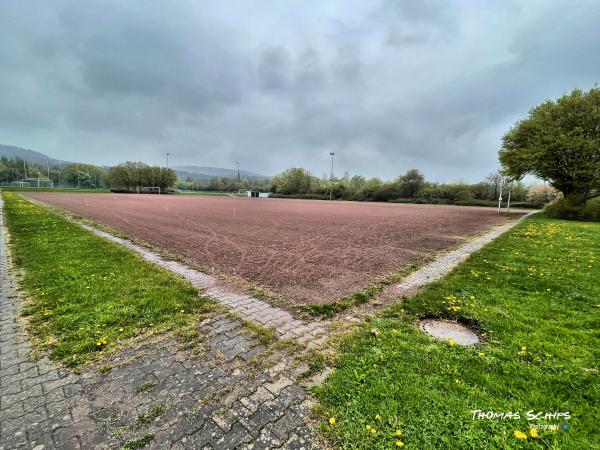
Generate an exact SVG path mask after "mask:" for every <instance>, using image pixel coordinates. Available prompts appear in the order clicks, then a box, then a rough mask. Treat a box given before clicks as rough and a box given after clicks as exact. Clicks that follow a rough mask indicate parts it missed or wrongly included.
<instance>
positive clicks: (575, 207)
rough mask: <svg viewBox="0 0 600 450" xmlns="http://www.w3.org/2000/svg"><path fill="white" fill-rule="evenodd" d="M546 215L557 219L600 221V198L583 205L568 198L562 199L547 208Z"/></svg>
mask: <svg viewBox="0 0 600 450" xmlns="http://www.w3.org/2000/svg"><path fill="white" fill-rule="evenodd" d="M546 213H547V214H548V215H549V216H550V217H553V218H555V219H567V220H593V221H600V197H596V198H593V199H591V200H588V201H587V202H586V203H584V204H583V205H582V204H581V203H577V202H574V201H573V200H570V199H568V198H561V199H558V200H557V201H555V202H553V203H550V204H549V205H548V206H546Z"/></svg>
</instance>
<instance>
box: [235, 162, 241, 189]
mask: <svg viewBox="0 0 600 450" xmlns="http://www.w3.org/2000/svg"><path fill="white" fill-rule="evenodd" d="M235 163H236V164H237V188H238V194H239V193H240V162H239V161H236V162H235Z"/></svg>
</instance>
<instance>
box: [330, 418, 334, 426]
mask: <svg viewBox="0 0 600 450" xmlns="http://www.w3.org/2000/svg"><path fill="white" fill-rule="evenodd" d="M329 424H330V425H335V417H330V418H329Z"/></svg>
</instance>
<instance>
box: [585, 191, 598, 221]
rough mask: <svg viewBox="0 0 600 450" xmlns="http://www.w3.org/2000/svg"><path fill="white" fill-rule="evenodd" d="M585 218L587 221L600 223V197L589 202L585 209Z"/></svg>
mask: <svg viewBox="0 0 600 450" xmlns="http://www.w3.org/2000/svg"><path fill="white" fill-rule="evenodd" d="M583 217H584V218H585V219H586V220H593V221H596V222H600V197H596V198H593V199H591V200H588V201H587V202H586V204H585V206H584V207H583Z"/></svg>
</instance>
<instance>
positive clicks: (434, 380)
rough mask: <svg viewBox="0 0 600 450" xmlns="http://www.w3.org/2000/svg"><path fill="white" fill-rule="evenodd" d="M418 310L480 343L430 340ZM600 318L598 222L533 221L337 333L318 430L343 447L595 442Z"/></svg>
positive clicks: (599, 439) (573, 445)
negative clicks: (460, 326)
mask: <svg viewBox="0 0 600 450" xmlns="http://www.w3.org/2000/svg"><path fill="white" fill-rule="evenodd" d="M422 317H444V318H457V319H461V320H463V321H465V322H467V323H470V324H472V325H473V326H474V327H475V328H476V329H478V330H479V332H480V333H481V336H482V337H483V343H482V344H480V345H478V346H476V347H471V348H464V347H459V346H457V345H452V343H451V342H442V341H435V340H432V339H431V338H429V337H428V336H427V335H425V334H424V333H422V332H421V331H419V329H418V328H417V323H418V319H419V318H422ZM599 319H600V224H598V223H581V222H566V221H558V220H550V219H547V218H545V217H544V216H543V215H537V216H534V217H532V218H529V219H527V220H525V221H524V222H523V223H522V224H520V225H519V226H518V227H517V228H515V229H514V230H513V231H511V232H509V233H508V234H506V235H504V236H502V237H501V238H499V239H497V240H496V241H494V242H493V243H492V244H491V245H490V246H488V247H486V248H485V249H483V250H482V251H481V252H479V253H477V254H475V255H473V256H472V257H471V258H470V259H469V260H468V261H467V262H466V263H464V264H462V265H461V266H459V267H458V268H457V269H456V270H454V271H453V272H452V273H451V274H450V275H449V276H448V277H446V278H445V279H443V280H441V281H440V282H437V283H435V284H433V285H431V286H430V287H428V288H426V289H425V290H424V291H422V292H421V293H419V294H417V295H416V296H414V297H412V298H410V299H407V300H404V301H402V302H399V303H397V304H395V305H394V306H393V307H391V308H389V309H388V310H386V311H385V313H383V314H382V315H380V316H378V317H376V318H375V319H373V320H372V322H371V323H369V324H367V325H365V326H364V327H362V328H361V329H360V330H359V331H357V332H355V333H353V334H351V335H349V336H346V337H345V338H344V339H343V340H342V343H341V345H340V354H339V356H338V358H337V360H336V362H335V366H336V369H337V370H336V371H335V372H334V373H333V374H332V375H331V376H330V377H329V379H328V381H327V382H326V383H325V384H324V385H322V386H321V387H318V388H316V389H315V393H316V394H317V396H318V398H319V400H320V402H321V407H320V411H319V413H318V414H319V417H320V420H321V421H322V425H321V428H322V430H323V432H324V433H325V434H326V436H327V437H328V438H329V439H330V440H331V442H332V443H333V444H334V445H336V446H339V447H343V448H363V449H384V448H401V447H405V448H415V449H467V448H469V449H471V448H477V449H479V448H502V449H504V448H565V449H567V448H568V449H584V448H585V449H590V448H600V447H599V443H600V433H599V431H598V418H599V417H600V379H599V375H598V363H599V361H600V345H599V341H598V337H599V330H600V320H599ZM474 410H482V411H485V412H488V411H494V412H500V413H507V412H513V413H517V412H518V413H519V414H520V416H521V419H519V420H514V419H505V420H473V412H472V411H474ZM528 411H533V414H538V413H540V412H541V413H555V412H569V413H570V417H571V418H570V419H569V420H565V419H557V420H540V421H533V422H528V420H527V412H528ZM330 419H331V420H330ZM330 422H334V423H330ZM534 423H535V424H538V425H558V426H559V427H560V426H562V425H563V424H565V423H566V424H567V425H568V430H566V431H565V430H563V429H561V428H559V429H558V430H548V429H539V430H538V432H537V436H535V435H536V431H532V428H533V424H534ZM532 435H533V436H532Z"/></svg>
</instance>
